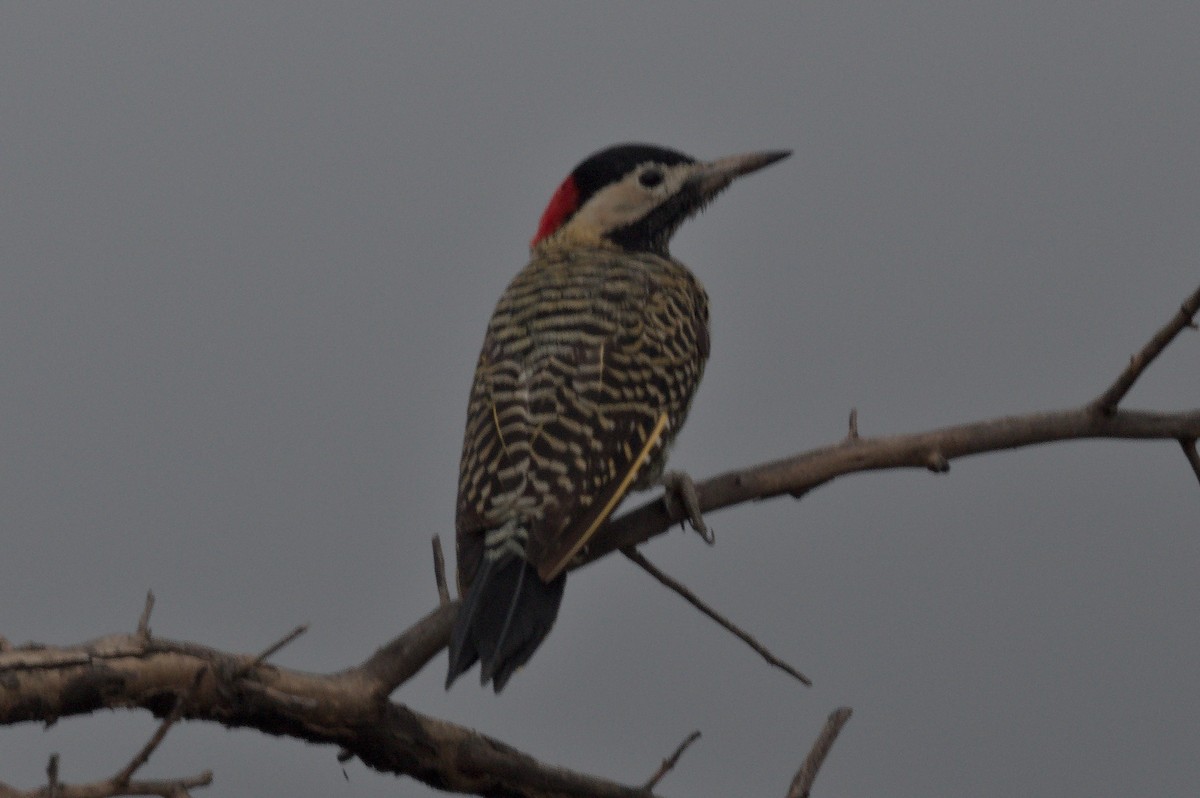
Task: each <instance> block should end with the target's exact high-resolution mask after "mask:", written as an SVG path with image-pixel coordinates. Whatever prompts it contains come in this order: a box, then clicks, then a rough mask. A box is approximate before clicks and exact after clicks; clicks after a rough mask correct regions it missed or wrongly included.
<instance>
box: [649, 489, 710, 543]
mask: <svg viewBox="0 0 1200 798" xmlns="http://www.w3.org/2000/svg"><path fill="white" fill-rule="evenodd" d="M660 482H662V486H663V488H665V489H666V492H665V493H664V494H663V501H664V502H666V505H667V511H668V512H669V513H671V515H673V516H674V515H681V516H684V517H685V518H686V519H687V522H688V523H689V524H691V525H692V529H694V530H696V532H697V533H699V535H700V537H701V538H702V539H703V540H704V542H705V543H707V544H708V545H710V546H711V545H713V544H714V543H716V542H717V536H716V535H714V534H713V531H712V530H711V529H709V528H708V524H706V523H704V516H703V515H701V514H700V497H699V496H697V495H696V483H695V482H692V478H691V477H690V476H688V475H687V473H686V472H683V471H667V472H666V473H664V474H663V475H662V479H661V480H660Z"/></svg>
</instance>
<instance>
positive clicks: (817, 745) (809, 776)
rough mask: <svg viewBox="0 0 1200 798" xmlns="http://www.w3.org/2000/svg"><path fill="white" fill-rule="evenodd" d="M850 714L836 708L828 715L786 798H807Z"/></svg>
mask: <svg viewBox="0 0 1200 798" xmlns="http://www.w3.org/2000/svg"><path fill="white" fill-rule="evenodd" d="M851 714H853V712H852V710H851V709H850V707H838V708H837V709H835V710H834V711H833V712H831V713H830V714H829V717H828V718H827V719H826V720H825V728H823V729H821V733H820V734H819V735H818V736H817V740H816V742H814V743H813V745H812V748H811V749H810V750H809V752H808V756H807V757H805V758H804V764H803V765H801V766H800V769H799V770H798V771H796V777H795V778H794V779H792V786H791V787H789V788H788V791H787V798H808V795H809V792H810V791H811V790H812V785H813V782H814V781H816V779H817V771H818V770H820V769H821V765H822V764H823V763H824V762H825V757H826V756H828V755H829V749H830V748H832V747H833V743H834V741H835V740H836V739H837V737H838V734H840V733H841V731H842V727H843V726H845V725H846V721H848V720H850V715H851Z"/></svg>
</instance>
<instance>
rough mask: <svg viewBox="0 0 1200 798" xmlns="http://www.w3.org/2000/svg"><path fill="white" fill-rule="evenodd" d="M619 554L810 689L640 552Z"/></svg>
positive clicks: (803, 678) (806, 680) (630, 549)
mask: <svg viewBox="0 0 1200 798" xmlns="http://www.w3.org/2000/svg"><path fill="white" fill-rule="evenodd" d="M621 553H622V554H624V555H625V556H626V557H628V558H629V559H630V560H632V561H633V562H634V563H636V564H637V565H638V566H639V567H640V568H641V569H642V570H644V571H645V572H646V573H648V574H650V575H651V576H653V577H654V578H655V579H657V580H658V581H659V582H661V583H662V584H664V585H666V586H667V587H669V588H670V589H671V590H674V591H675V592H676V593H678V594H679V595H680V596H682V597H683V599H684V601H686V602H687V603H689V604H691V605H692V606H693V607H695V608H696V609H698V610H700V612H702V613H704V614H705V615H707V616H708V617H709V618H711V619H712V620H714V621H716V622H717V623H718V624H720V625H721V626H722V627H723V628H725V629H726V630H727V631H729V632H732V633H733V635H734V636H735V637H737V638H738V639H739V640H741V641H742V642H743V643H745V644H746V645H748V646H750V648H752V649H754V650H755V651H757V652H758V655H759V656H760V657H762V658H763V659H765V660H766V661H767V662H768V663H769V664H771V665H774V666H775V667H776V668H779V669H780V670H782V671H783V672H784V673H787V674H789V675H791V676H793V677H795V678H796V679H799V680H800V682H801V683H802V684H804V685H806V686H808V687H812V682H811V681H810V680H809V678H808V677H807V676H805V675H804V674H803V673H801V672H800V671H798V670H796V669H795V668H793V667H792V666H791V665H789V664H787V663H786V662H784V661H783V660H781V659H780V658H779V657H777V656H775V655H774V654H772V653H771V652H770V651H769V650H768V649H767V647H766V646H764V645H763V644H762V643H760V642H758V640H756V639H755V638H754V637H753V636H751V635H750V634H749V633H747V632H746V631H744V630H743V629H742V628H741V627H739V626H738V625H737V624H735V623H734V622H733V621H731V620H729V619H728V618H726V617H725V616H724V615H722V614H721V613H719V612H717V611H716V610H714V609H713V608H712V607H710V606H709V605H708V604H706V603H704V601H703V600H702V599H701V598H700V597H699V596H697V595H696V594H695V593H693V592H692V591H691V590H690V589H689V588H688V587H687V585H685V584H683V583H682V582H680V581H678V580H677V579H675V578H674V577H672V576H671V575H669V574H667V573H666V572H664V571H662V570H660V569H659V567H658V566H656V565H655V564H654V563H652V562H650V561H649V560H647V559H646V558H645V556H644V555H643V554H642V553H641V552H640V551H638V550H637V549H635V548H633V547H632V546H630V547H628V548H624V549H621Z"/></svg>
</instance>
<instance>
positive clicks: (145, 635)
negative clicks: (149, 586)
mask: <svg viewBox="0 0 1200 798" xmlns="http://www.w3.org/2000/svg"><path fill="white" fill-rule="evenodd" d="M153 611H154V591H153V590H147V591H146V606H145V607H143V608H142V616H141V617H140V618H138V625H137V636H138V637H140V638H141V639H142V640H149V639H150V613H151V612H153Z"/></svg>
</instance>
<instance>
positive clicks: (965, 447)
mask: <svg viewBox="0 0 1200 798" xmlns="http://www.w3.org/2000/svg"><path fill="white" fill-rule="evenodd" d="M1089 438H1113V439H1141V440H1154V439H1159V440H1179V439H1185V438H1186V439H1191V438H1200V409H1196V410H1190V411H1186V412H1182V413H1148V412H1141V411H1133V410H1121V409H1118V410H1116V411H1114V412H1113V414H1112V415H1108V416H1106V415H1103V414H1099V413H1094V412H1092V411H1091V410H1090V408H1089V407H1087V406H1084V407H1081V408H1077V409H1074V410H1060V411H1057V412H1050V413H1031V414H1029V415H1023V416H1006V417H1003V418H997V419H991V420H988V421H977V422H974V423H971V424H960V425H957V426H953V427H943V428H942V429H937V430H933V431H931V432H922V433H917V434H913V435H894V436H887V437H878V438H859V439H857V440H855V441H852V442H847V441H843V442H841V443H837V444H834V445H832V446H826V447H823V448H820V449H813V450H811V451H808V452H804V453H802V454H798V455H794V456H792V457H787V458H784V459H782V460H776V461H774V462H770V463H763V464H761V465H757V466H751V467H749V468H742V469H736V470H734V471H727V472H725V473H724V474H719V475H717V476H715V477H712V478H711V479H707V480H704V481H703V482H697V483H696V494H697V497H698V498H699V500H700V509H701V510H702V511H703V512H705V513H710V512H712V511H713V510H718V509H721V508H723V507H730V506H733V505H735V504H741V503H743V502H747V501H753V500H758V499H769V498H772V497H775V496H782V495H792V496H802V495H804V494H805V493H807V492H808V491H810V490H812V489H813V488H816V487H819V486H821V485H824V484H826V483H828V482H830V481H832V480H834V479H836V478H837V477H840V476H845V475H847V474H855V473H860V472H863V471H879V470H885V469H893V468H920V469H928V468H930V466H931V465H938V466H939V468H942V469H944V467H945V466H948V465H949V463H950V461H952V460H955V459H957V458H959V457H965V456H967V455H972V454H982V453H985V452H994V451H999V450H1002V449H1017V448H1021V447H1024V446H1032V445H1034V444H1039V443H1050V442H1053V441H1063V440H1082V439H1089ZM934 453H940V454H941V458H942V459H944V464H943V463H942V459H936V458H933V455H934ZM931 458H932V459H931ZM682 520H685V517H684V516H683V515H681V514H677V513H675V512H672V511H671V510H669V509H668V508H667V506H666V504H665V503H664V502H663V500H662V498H661V497H659V498H657V499H652V500H651V501H649V502H647V503H645V504H643V505H642V506H640V507H637V508H635V509H633V510H630V511H629V512H626V513H623V514H622V515H621V516H620V517H619V518H615V519H613V520H612V521H609V522H608V523H607V524H606V525H605V526H604V527H603V528H602V529H601V530H600V531H599V532H597V533H596V536H595V537H594V538H593V539H592V540H591V541H590V542H589V544H588V547H587V550H586V551H585V552H584V553H583V555H582V556H581V557H580V558H579V559H578V560H577V561H576V562H575V563H573V566H574V567H576V568H577V567H580V566H583V565H586V564H588V563H590V562H594V561H595V560H598V559H600V558H601V557H604V556H605V555H607V554H610V553H611V552H613V551H615V550H618V549H622V548H625V547H626V546H636V545H638V544H641V543H644V542H646V541H647V540H649V539H650V538H652V537H655V536H656V535H661V534H663V533H664V532H666V531H668V530H669V529H671V527H672V526H674V525H675V524H677V523H679V522H680V521H682Z"/></svg>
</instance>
